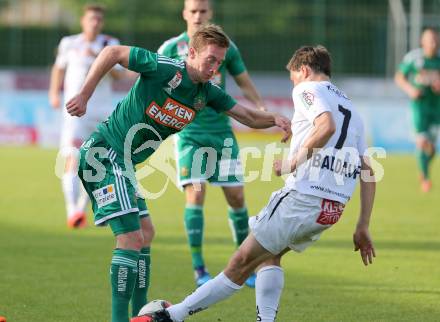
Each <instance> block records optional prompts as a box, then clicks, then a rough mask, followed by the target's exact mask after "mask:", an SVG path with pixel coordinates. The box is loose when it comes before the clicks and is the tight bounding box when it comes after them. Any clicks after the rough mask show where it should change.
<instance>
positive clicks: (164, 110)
mask: <svg viewBox="0 0 440 322" xmlns="http://www.w3.org/2000/svg"><path fill="white" fill-rule="evenodd" d="M145 112H146V114H147V115H148V116H150V117H151V118H152V119H153V120H155V121H156V122H157V123H160V124H162V125H165V126H168V127H172V128H175V129H177V130H181V129H183V128H184V127H185V126H186V125H188V124H189V123H191V121H192V120H193V119H194V116H195V112H194V111H193V110H191V109H190V108H188V107H186V106H184V105H182V104H180V103H178V102H176V101H174V100H173V99H171V98H168V99H167V100H166V101H165V103H164V104H163V106H162V107H161V106H159V105H158V104H156V102H152V103H151V104H150V105H149V106H148V108H147V110H146V111H145Z"/></svg>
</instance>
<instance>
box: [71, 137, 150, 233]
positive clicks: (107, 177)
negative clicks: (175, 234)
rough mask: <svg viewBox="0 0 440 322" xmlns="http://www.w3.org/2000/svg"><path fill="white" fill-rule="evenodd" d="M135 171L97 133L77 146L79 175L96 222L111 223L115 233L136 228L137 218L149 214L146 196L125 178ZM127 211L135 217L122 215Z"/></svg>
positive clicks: (137, 226)
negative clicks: (126, 165) (79, 146)
mask: <svg viewBox="0 0 440 322" xmlns="http://www.w3.org/2000/svg"><path fill="white" fill-rule="evenodd" d="M126 171H127V172H126ZM134 171H135V169H134V168H132V169H128V170H127V169H126V168H125V164H124V161H123V158H122V157H121V156H119V155H117V154H116V152H115V151H114V150H113V149H112V148H111V146H110V145H109V144H108V143H107V142H106V141H105V140H104V138H103V137H102V136H101V134H99V133H98V132H95V133H93V134H92V135H91V136H90V137H89V139H88V140H87V141H85V142H84V144H83V145H82V146H81V148H80V160H79V169H78V175H79V177H80V179H81V181H82V183H83V186H84V188H85V189H86V191H87V193H88V195H89V197H90V200H91V201H92V208H93V213H94V216H95V225H97V226H100V225H106V224H108V223H110V227H111V228H112V230H113V233H114V234H115V235H118V234H121V233H127V232H130V231H135V230H138V229H139V228H140V223H139V218H140V217H145V216H148V208H147V204H146V203H145V199H144V198H143V197H142V196H141V194H140V193H139V192H138V191H137V189H136V186H135V185H133V183H132V181H130V180H129V179H128V177H129V175H131V177H132V178H134ZM128 214H136V217H135V218H136V220H133V219H131V220H130V218H133V216H129V217H127V218H124V219H122V218H121V217H122V216H124V215H128ZM116 219H117V220H116Z"/></svg>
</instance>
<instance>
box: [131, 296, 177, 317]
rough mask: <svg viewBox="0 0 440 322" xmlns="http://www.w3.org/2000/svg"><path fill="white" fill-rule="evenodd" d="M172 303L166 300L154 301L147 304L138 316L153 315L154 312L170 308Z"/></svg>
mask: <svg viewBox="0 0 440 322" xmlns="http://www.w3.org/2000/svg"><path fill="white" fill-rule="evenodd" d="M170 306H171V303H170V302H168V301H165V300H154V301H151V302H149V303H147V304H145V305H144V306H143V307H142V309H141V310H140V311H139V313H138V316H143V315H151V314H153V313H154V312H157V311H160V310H163V309H166V308H167V307H170Z"/></svg>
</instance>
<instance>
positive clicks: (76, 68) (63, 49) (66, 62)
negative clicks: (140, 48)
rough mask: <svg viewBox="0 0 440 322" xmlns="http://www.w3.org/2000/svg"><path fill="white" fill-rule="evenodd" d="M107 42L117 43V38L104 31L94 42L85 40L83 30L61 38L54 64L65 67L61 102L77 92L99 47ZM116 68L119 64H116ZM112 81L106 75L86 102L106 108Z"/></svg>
mask: <svg viewBox="0 0 440 322" xmlns="http://www.w3.org/2000/svg"><path fill="white" fill-rule="evenodd" d="M107 45H119V40H117V39H116V38H113V37H110V36H107V35H102V34H101V35H98V36H97V37H96V39H95V40H94V41H93V42H89V41H87V40H86V39H85V38H84V36H83V34H77V35H71V36H67V37H64V38H62V39H61V42H60V44H59V46H58V54H57V58H56V61H55V65H56V66H57V67H59V68H61V69H65V71H66V74H65V77H64V105H65V103H66V102H67V101H68V100H70V99H71V98H72V97H73V96H74V95H76V94H78V92H79V90H80V88H81V86H82V85H83V84H84V81H85V79H86V76H87V73H88V71H89V69H90V66H91V65H92V63H93V61H94V60H95V59H96V56H98V54H99V53H100V51H101V50H102V49H103V48H104V47H105V46H107ZM117 68H122V67H121V66H118V67H117ZM111 95H112V83H111V78H110V76H109V75H106V76H105V77H104V78H103V79H102V80H101V81H100V82H99V84H98V86H97V87H96V90H95V92H94V93H93V96H92V97H91V98H90V100H89V103H88V106H89V107H91V108H93V109H94V108H100V109H101V110H102V109H103V108H105V109H108V110H109V113H108V114H107V115H109V114H110V111H111V106H112V100H111Z"/></svg>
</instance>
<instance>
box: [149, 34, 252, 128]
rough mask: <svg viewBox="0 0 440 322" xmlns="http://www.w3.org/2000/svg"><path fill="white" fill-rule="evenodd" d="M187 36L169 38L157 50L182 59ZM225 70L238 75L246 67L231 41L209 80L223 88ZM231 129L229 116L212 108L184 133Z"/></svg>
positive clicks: (185, 54) (184, 55)
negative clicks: (216, 69)
mask: <svg viewBox="0 0 440 322" xmlns="http://www.w3.org/2000/svg"><path fill="white" fill-rule="evenodd" d="M188 43H189V37H188V34H187V33H186V32H184V33H182V34H180V35H179V36H177V37H174V38H171V39H170V40H167V41H166V42H164V43H163V45H162V46H160V48H159V50H158V52H159V53H160V54H163V55H165V56H168V57H170V58H175V59H181V60H184V59H185V58H186V57H187V55H188ZM226 71H228V72H229V73H230V74H231V75H232V76H236V75H239V74H241V73H243V72H244V71H246V67H245V65H244V63H243V60H242V59H241V55H240V52H239V51H238V48H237V46H235V44H234V43H233V42H230V46H229V48H228V50H227V52H226V56H225V60H224V62H223V63H222V65H221V66H220V68H219V69H218V71H217V73H216V74H215V75H214V76H213V77H212V79H211V82H213V83H214V84H217V85H218V86H220V87H221V88H223V89H225V86H226ZM225 130H226V131H230V130H231V123H230V120H229V117H228V116H227V115H225V114H218V113H215V112H214V111H213V110H212V109H209V108H207V109H204V110H203V111H202V112H201V113H199V114H198V115H197V117H196V119H195V120H194V122H192V123H191V125H189V126H187V127H186V128H185V133H189V132H203V133H207V132H209V133H219V132H224V131H225Z"/></svg>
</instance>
